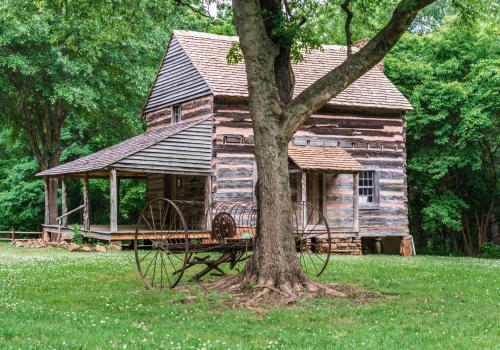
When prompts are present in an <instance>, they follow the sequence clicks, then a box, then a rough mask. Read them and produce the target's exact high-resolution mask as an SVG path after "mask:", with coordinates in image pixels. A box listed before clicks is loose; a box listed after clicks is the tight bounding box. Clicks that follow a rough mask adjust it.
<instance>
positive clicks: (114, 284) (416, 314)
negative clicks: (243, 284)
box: [0, 244, 500, 350]
mask: <svg viewBox="0 0 500 350" xmlns="http://www.w3.org/2000/svg"><path fill="white" fill-rule="evenodd" d="M321 279H323V280H325V281H331V282H336V283H343V284H350V285H355V286H358V287H360V288H363V289H365V290H369V291H376V292H381V293H382V294H383V295H384V297H383V298H381V299H377V300H374V301H372V302H370V303H352V302H349V301H347V300H313V301H311V300H310V301H305V302H301V303H299V304H298V305H295V306H292V307H281V308H276V309H271V310H269V311H268V312H267V313H264V314H263V313H258V312H253V311H249V310H245V309H231V308H230V307H229V306H227V305H228V303H225V302H224V298H227V297H224V296H220V295H217V294H210V295H204V294H201V293H199V294H198V296H197V298H196V299H195V300H193V301H190V300H188V299H187V298H186V296H187V295H186V293H184V292H181V291H176V290H168V291H166V292H162V293H160V292H157V291H147V290H145V289H144V288H143V284H142V281H141V280H140V279H139V277H138V275H137V272H136V269H135V263H134V260H133V254H132V253H131V252H117V253H104V254H96V253H68V252H66V251H64V250H58V249H45V250H28V249H21V248H11V247H10V246H8V245H7V244H0V349H11V348H12V349H18V348H21V349H112V348H117V349H314V350H319V349H333V348H338V349H363V348H364V349H500V261H499V260H479V259H471V258H447V257H429V256H417V257H411V258H402V257H399V256H363V257H347V256H334V257H333V259H332V261H331V263H330V266H329V268H328V270H327V271H326V272H325V273H324V275H323V276H322V277H321ZM184 285H185V284H184ZM189 287H190V288H192V289H194V288H195V287H194V285H193V284H191V285H189Z"/></svg>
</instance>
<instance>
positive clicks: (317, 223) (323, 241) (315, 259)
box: [294, 202, 332, 276]
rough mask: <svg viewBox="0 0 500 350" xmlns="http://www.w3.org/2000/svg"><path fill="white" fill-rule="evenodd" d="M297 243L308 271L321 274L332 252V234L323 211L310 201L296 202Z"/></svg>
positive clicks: (299, 256)
mask: <svg viewBox="0 0 500 350" xmlns="http://www.w3.org/2000/svg"><path fill="white" fill-rule="evenodd" d="M294 226H295V245H296V248H297V254H298V258H299V262H300V265H301V266H302V268H303V269H304V271H305V272H306V273H308V274H309V273H312V274H315V275H316V276H320V275H321V274H322V273H323V271H325V269H326V267H327V265H328V261H329V260H330V254H331V245H332V240H331V234H330V228H329V227H328V222H327V221H326V218H325V216H324V215H323V213H322V212H321V211H320V210H319V209H318V208H317V207H315V206H313V205H312V204H311V203H309V202H296V203H294Z"/></svg>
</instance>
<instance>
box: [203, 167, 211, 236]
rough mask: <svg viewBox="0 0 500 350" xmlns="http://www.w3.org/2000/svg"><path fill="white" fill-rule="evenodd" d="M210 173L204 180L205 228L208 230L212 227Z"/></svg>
mask: <svg viewBox="0 0 500 350" xmlns="http://www.w3.org/2000/svg"><path fill="white" fill-rule="evenodd" d="M211 205H212V174H210V175H208V176H207V178H206V180H205V207H206V208H207V209H206V222H205V225H206V229H207V230H210V229H211V227H212V208H211Z"/></svg>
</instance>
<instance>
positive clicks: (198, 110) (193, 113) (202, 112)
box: [144, 95, 213, 130]
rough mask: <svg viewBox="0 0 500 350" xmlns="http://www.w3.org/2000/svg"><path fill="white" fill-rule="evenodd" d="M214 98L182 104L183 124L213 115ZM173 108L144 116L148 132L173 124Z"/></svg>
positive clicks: (196, 99) (168, 107) (199, 99)
mask: <svg viewBox="0 0 500 350" xmlns="http://www.w3.org/2000/svg"><path fill="white" fill-rule="evenodd" d="M212 103H213V98H212V96H211V95H209V96H203V97H199V98H195V99H193V100H189V101H186V102H183V103H181V123H182V122H190V121H193V120H196V119H201V118H206V117H208V116H210V115H211V114H212ZM171 117H172V106H167V107H164V108H161V109H159V110H156V111H154V112H151V113H146V114H144V119H145V121H146V125H147V130H154V129H158V128H162V127H164V126H166V125H170V124H171V121H172V119H171Z"/></svg>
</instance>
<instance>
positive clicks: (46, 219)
mask: <svg viewBox="0 0 500 350" xmlns="http://www.w3.org/2000/svg"><path fill="white" fill-rule="evenodd" d="M44 186H45V216H44V220H43V223H44V224H45V225H50V198H49V196H48V194H49V177H46V178H45V182H44Z"/></svg>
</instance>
